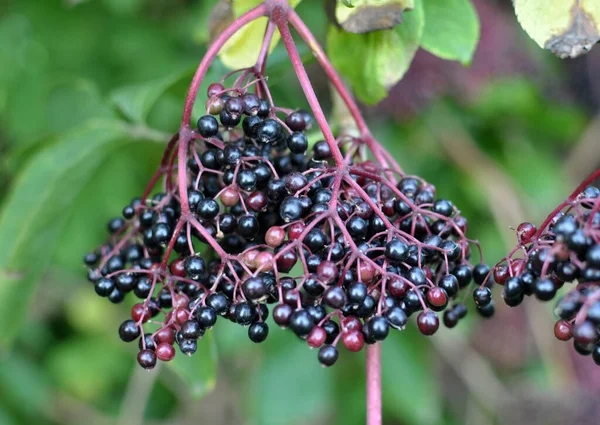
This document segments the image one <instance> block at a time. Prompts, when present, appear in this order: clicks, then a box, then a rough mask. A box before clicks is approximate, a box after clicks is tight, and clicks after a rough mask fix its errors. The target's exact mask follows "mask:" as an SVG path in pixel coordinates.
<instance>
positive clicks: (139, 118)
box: [110, 68, 190, 123]
mask: <svg viewBox="0 0 600 425" xmlns="http://www.w3.org/2000/svg"><path fill="white" fill-rule="evenodd" d="M189 73H190V69H188V68H186V69H185V70H183V71H181V70H179V71H177V72H174V73H172V74H170V75H168V76H166V77H163V78H159V79H156V80H153V81H148V82H145V83H141V84H133V85H129V86H125V87H121V88H118V89H116V90H115V91H113V92H112V93H111V95H110V98H111V100H112V102H113V103H114V104H115V105H116V106H117V108H119V110H120V111H121V113H123V115H125V116H126V117H127V118H128V119H130V120H131V121H133V122H138V123H144V122H145V121H146V118H147V117H148V114H149V113H150V111H151V109H152V107H153V106H154V105H155V104H156V102H157V101H158V99H159V97H160V96H161V95H162V94H163V93H164V92H165V91H167V89H169V87H171V86H172V85H174V84H175V83H177V82H178V81H179V80H181V79H182V78H183V77H184V76H186V75H187V74H189Z"/></svg>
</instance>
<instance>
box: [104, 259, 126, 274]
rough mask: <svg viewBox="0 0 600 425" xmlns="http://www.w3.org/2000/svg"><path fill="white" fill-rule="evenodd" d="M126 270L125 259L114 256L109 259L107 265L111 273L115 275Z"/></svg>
mask: <svg viewBox="0 0 600 425" xmlns="http://www.w3.org/2000/svg"><path fill="white" fill-rule="evenodd" d="M124 268H125V261H123V257H121V256H120V255H113V256H112V257H110V258H109V259H108V262H107V263H106V270H107V271H108V272H109V273H113V272H116V271H119V270H123V269H124Z"/></svg>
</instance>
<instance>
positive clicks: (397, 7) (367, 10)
mask: <svg viewBox="0 0 600 425" xmlns="http://www.w3.org/2000/svg"><path fill="white" fill-rule="evenodd" d="M413 7H414V0H353V1H352V8H349V7H348V6H347V5H344V4H343V3H338V4H337V6H336V9H335V18H336V20H337V22H338V23H339V24H340V25H341V26H342V28H344V29H345V30H346V31H348V32H353V33H357V34H358V33H365V32H371V31H377V30H383V29H391V28H394V27H395V26H396V25H398V24H400V23H401V22H402V14H403V13H404V11H405V10H411V9H412V8H413Z"/></svg>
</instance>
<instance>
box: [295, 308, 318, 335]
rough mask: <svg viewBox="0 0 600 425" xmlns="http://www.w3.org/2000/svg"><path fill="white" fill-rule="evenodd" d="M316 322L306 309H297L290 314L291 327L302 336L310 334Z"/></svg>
mask: <svg viewBox="0 0 600 425" xmlns="http://www.w3.org/2000/svg"><path fill="white" fill-rule="evenodd" d="M314 326H315V322H314V320H313V318H312V317H311V315H310V314H309V313H308V312H307V311H306V310H297V311H295V312H294V313H293V314H292V315H291V316H290V321H289V327H290V329H291V330H292V331H294V333H295V334H296V335H298V336H299V337H301V338H304V337H306V336H308V334H309V333H310V331H311V330H312V328H313V327H314Z"/></svg>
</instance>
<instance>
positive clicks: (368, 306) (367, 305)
mask: <svg viewBox="0 0 600 425" xmlns="http://www.w3.org/2000/svg"><path fill="white" fill-rule="evenodd" d="M376 308H377V302H376V301H375V298H373V297H372V296H371V295H367V296H366V297H365V299H364V300H363V302H362V303H361V304H360V305H359V306H358V308H357V309H356V314H357V315H358V316H359V317H369V316H370V315H372V314H373V313H374V312H375V309H376Z"/></svg>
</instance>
